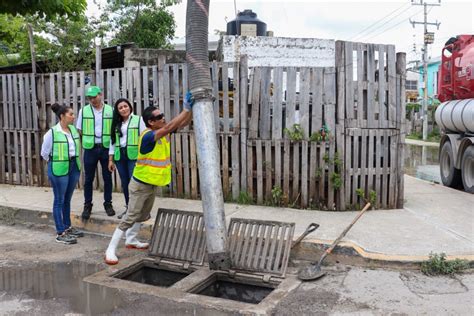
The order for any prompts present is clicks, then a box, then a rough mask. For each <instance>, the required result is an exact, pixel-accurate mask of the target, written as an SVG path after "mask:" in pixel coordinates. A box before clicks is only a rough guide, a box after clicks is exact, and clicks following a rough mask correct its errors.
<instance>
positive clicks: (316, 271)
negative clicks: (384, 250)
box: [298, 203, 370, 281]
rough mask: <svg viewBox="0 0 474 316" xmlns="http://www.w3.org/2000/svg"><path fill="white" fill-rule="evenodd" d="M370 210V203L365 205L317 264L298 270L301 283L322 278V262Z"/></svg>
mask: <svg viewBox="0 0 474 316" xmlns="http://www.w3.org/2000/svg"><path fill="white" fill-rule="evenodd" d="M369 208H370V203H367V204H366V205H365V206H364V208H363V209H362V211H360V212H359V214H357V216H356V217H355V218H354V219H353V220H352V222H351V223H350V224H349V226H347V227H346V229H344V231H343V232H342V234H341V235H340V236H339V237H337V239H336V240H334V242H333V243H332V244H331V246H330V247H329V248H328V249H326V251H324V253H323V255H322V256H321V258H320V259H319V261H318V262H311V263H310V264H308V265H306V266H304V267H302V268H300V270H299V271H298V279H300V280H303V281H311V280H316V279H319V278H321V277H323V276H324V275H325V274H326V272H324V271H322V270H321V264H322V263H323V260H324V259H325V258H326V257H327V256H328V255H329V254H330V253H331V252H332V251H333V250H334V248H335V247H336V245H337V244H338V243H339V242H340V241H341V239H342V238H343V237H344V236H345V235H346V234H347V232H348V231H349V229H351V228H352V226H353V225H354V224H355V222H357V220H358V219H359V218H360V217H361V216H362V215H363V214H364V213H365V211H367V210H368V209H369Z"/></svg>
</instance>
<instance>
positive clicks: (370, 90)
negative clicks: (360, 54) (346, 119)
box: [365, 45, 378, 128]
mask: <svg viewBox="0 0 474 316" xmlns="http://www.w3.org/2000/svg"><path fill="white" fill-rule="evenodd" d="M365 60H366V62H367V127H369V128H376V127H378V124H377V122H376V120H375V112H376V111H375V94H374V85H375V53H374V45H367V57H366V59H365Z"/></svg>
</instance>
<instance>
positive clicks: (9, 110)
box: [7, 75, 15, 129]
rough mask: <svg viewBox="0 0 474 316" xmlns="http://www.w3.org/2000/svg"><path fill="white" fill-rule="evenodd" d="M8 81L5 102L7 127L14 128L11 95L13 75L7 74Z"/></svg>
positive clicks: (13, 109)
mask: <svg viewBox="0 0 474 316" xmlns="http://www.w3.org/2000/svg"><path fill="white" fill-rule="evenodd" d="M7 78H8V81H7V82H8V83H7V100H8V101H7V103H8V113H9V115H8V123H9V124H8V128H10V129H14V128H15V108H14V106H15V105H14V102H15V101H14V97H13V89H14V83H13V75H8V77H7Z"/></svg>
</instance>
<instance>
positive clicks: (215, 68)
mask: <svg viewBox="0 0 474 316" xmlns="http://www.w3.org/2000/svg"><path fill="white" fill-rule="evenodd" d="M211 78H212V95H213V96H214V103H213V109H214V123H215V125H216V131H217V132H219V131H220V130H221V128H220V120H219V107H220V102H219V64H218V63H216V62H213V63H212V66H211Z"/></svg>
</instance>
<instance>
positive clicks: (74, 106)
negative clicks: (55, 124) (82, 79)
mask: <svg viewBox="0 0 474 316" xmlns="http://www.w3.org/2000/svg"><path fill="white" fill-rule="evenodd" d="M71 89H72V103H71V107H72V111H73V112H74V115H76V117H77V115H78V113H79V107H78V104H77V72H76V71H74V72H73V73H72V85H71Z"/></svg>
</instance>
